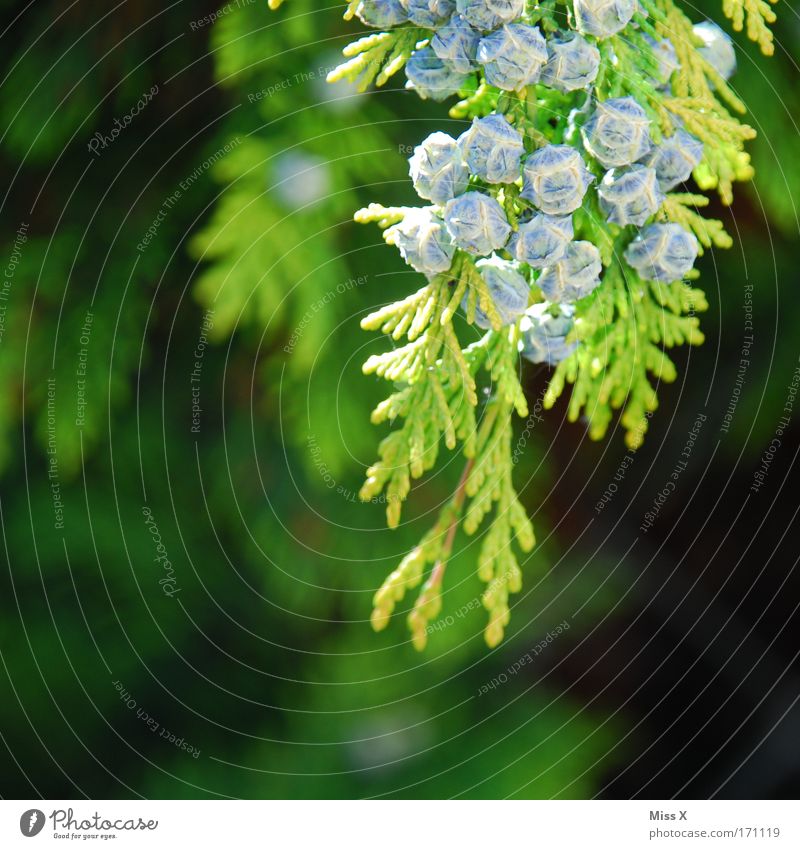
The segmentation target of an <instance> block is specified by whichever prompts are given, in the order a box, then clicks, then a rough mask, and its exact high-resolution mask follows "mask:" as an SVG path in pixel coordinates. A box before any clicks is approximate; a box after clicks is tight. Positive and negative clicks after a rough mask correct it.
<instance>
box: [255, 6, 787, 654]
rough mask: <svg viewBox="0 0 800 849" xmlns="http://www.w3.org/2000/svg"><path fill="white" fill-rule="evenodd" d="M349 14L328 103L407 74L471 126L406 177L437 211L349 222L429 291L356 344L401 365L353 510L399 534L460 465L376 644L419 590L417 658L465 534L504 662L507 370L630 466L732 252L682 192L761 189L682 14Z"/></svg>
mask: <svg viewBox="0 0 800 849" xmlns="http://www.w3.org/2000/svg"><path fill="white" fill-rule="evenodd" d="M270 5H271V6H273V7H277V6H278V5H280V3H279V2H271V3H270ZM724 12H725V14H726V16H727V17H729V18H730V19H731V20H732V22H733V27H734V29H736V30H741V29H742V28H743V27H745V25H746V28H747V33H748V35H749V36H750V38H752V39H753V40H755V41H757V42H758V44H759V45H760V47H761V49H762V51H763V52H764V53H765V54H770V53H771V52H772V50H773V46H772V36H771V34H770V31H769V29H768V24H769V23H771V22H772V21H773V20H774V14H773V12H772V10H771V8H770V6H769V5H768V4H767V3H764V2H761V0H756V2H750V0H746V2H728V0H725V3H724ZM353 16H357V17H358V19H359V20H360V21H361V22H362V23H363V24H365V25H366V26H367V27H370V28H372V29H373V30H375V32H371V33H369V34H367V35H365V36H363V37H362V38H359V39H358V40H356V41H355V42H353V43H352V44H350V45H349V46H348V47H346V48H345V50H344V56H345V58H346V61H345V62H344V64H342V65H340V66H339V67H338V68H337V69H336V70H335V71H333V72H332V73H331V74H330V75H329V80H330V81H331V82H336V81H338V80H343V79H345V80H349V81H350V82H351V83H352V82H355V83H357V84H358V86H359V87H360V88H362V89H364V88H366V87H368V86H370V85H372V84H375V85H378V86H380V85H383V84H384V83H386V82H387V81H388V80H389V79H390V78H392V77H394V76H395V75H396V74H398V73H399V72H400V71H401V70H403V69H404V68H405V74H406V77H407V81H408V82H407V88H409V89H412V90H414V91H416V92H417V93H418V94H419V96H420V97H422V98H423V99H432V100H434V101H446V100H451V99H452V101H453V102H452V104H451V106H450V110H449V115H450V117H451V118H454V119H463V120H464V121H465V122H469V123H468V126H467V128H466V130H465V132H464V133H463V134H462V135H461V136H460V137H459V138H458V139H455V138H452V137H450V136H449V135H447V134H445V133H442V132H437V133H434V134H432V135H431V136H429V137H428V138H427V139H425V140H424V141H422V143H421V144H420V145H419V147H418V148H417V149H416V151H415V153H414V156H413V157H412V158H411V160H410V176H411V178H412V180H413V182H414V187H415V189H416V191H417V193H418V194H419V196H420V197H421V198H422V199H423V201H426V202H427V204H428V205H426V206H421V207H414V208H410V207H402V208H387V207H384V206H382V205H380V204H377V203H374V204H371V205H370V206H369V207H368V208H366V209H362V210H360V211H359V212H358V213H356V220H357V221H359V222H364V223H367V222H374V223H376V224H377V225H378V226H379V227H381V228H382V229H383V231H384V238H385V240H386V242H387V243H389V244H390V245H394V246H396V247H397V248H398V250H399V251H400V253H401V255H402V257H403V259H404V260H405V261H406V262H407V263H408V264H409V265H410V266H411V267H412V268H414V269H415V270H416V271H418V272H420V273H421V274H422V275H423V276H424V281H423V282H422V285H421V287H420V288H419V289H418V290H417V291H416V292H413V293H410V294H409V295H408V296H407V297H406V298H405V299H403V300H401V301H399V302H397V303H393V304H390V305H388V306H384V307H382V308H381V309H379V310H377V311H376V312H374V313H373V314H371V315H369V316H367V317H366V318H365V319H364V320H363V322H362V326H363V328H364V329H366V330H373V331H381V332H382V333H385V334H387V335H389V336H391V339H392V341H393V343H394V344H393V346H392V347H391V349H390V350H388V351H387V352H386V353H384V354H380V355H377V356H372V357H370V359H369V360H368V361H367V362H366V364H365V366H364V370H365V372H366V373H368V374H373V373H374V374H377V375H378V376H380V377H382V378H385V379H386V380H388V381H389V382H390V383H391V384H392V387H393V391H392V392H391V393H390V394H389V396H388V397H387V398H386V400H384V401H383V402H382V403H380V404H379V405H378V407H377V408H376V409H375V411H374V412H373V414H372V421H373V422H374V423H375V424H381V423H384V422H390V423H391V424H392V425H393V429H392V430H391V432H390V433H389V435H388V436H386V437H385V438H384V439H383V441H382V442H381V444H380V449H379V459H378V460H377V461H376V462H375V463H374V464H373V465H372V466H371V467H370V468H369V470H368V472H367V480H366V482H365V484H364V486H363V488H362V491H361V496H362V498H364V499H365V500H368V499H372V498H374V497H376V496H377V495H379V494H381V493H385V499H386V503H387V505H388V507H387V518H388V523H389V525H390V526H392V527H395V526H397V525H398V523H399V521H400V517H401V510H402V506H403V503H404V501H405V500H406V498H407V496H408V494H409V492H410V490H411V484H412V480H414V479H418V478H420V477H422V476H423V475H424V474H425V472H427V471H429V470H430V469H432V468H433V467H434V465H435V464H436V461H437V458H438V455H439V453H440V450H441V446H442V444H444V446H445V448H446V449H447V450H448V451H455V450H459V449H460V451H461V453H462V455H463V458H464V470H463V474H462V477H461V480H460V482H459V484H458V486H457V488H456V490H455V493H454V494H453V497H452V499H451V500H450V501H449V502H448V503H447V504H446V505H445V506H444V507H443V508H442V510H441V512H440V515H439V518H438V521H437V522H436V523H435V524H434V526H433V528H431V529H430V531H429V532H428V533H427V534H426V535H425V537H424V538H423V539H422V541H421V542H420V544H419V545H418V546H417V547H416V548H415V549H414V550H413V551H411V552H410V553H409V554H408V555H407V556H406V557H405V558H404V559H403V561H402V562H401V563H400V565H399V566H398V567H397V569H396V570H395V571H394V572H392V573H391V574H390V575H389V577H388V578H387V579H386V581H385V582H384V584H383V586H382V587H381V588H380V589H379V591H378V592H377V594H376V596H375V605H374V612H373V617H372V622H373V626H374V627H375V629H376V630H380V629H382V628H384V627H386V626H387V625H388V623H389V621H390V619H391V617H392V615H393V612H394V610H395V607H396V605H397V604H398V603H399V602H400V601H402V600H403V599H404V597H405V595H406V594H407V593H408V592H409V591H410V590H413V589H416V588H418V587H419V588H420V589H419V594H418V597H417V600H416V603H415V604H414V605H413V607H412V609H411V612H410V614H409V616H408V623H409V627H410V629H411V632H412V639H413V642H414V645H415V646H416V647H417V648H420V649H421V648H423V647H424V646H425V644H426V640H427V633H428V630H429V628H428V626H429V623H430V622H431V620H433V619H435V618H436V617H437V616H438V615H439V613H440V610H441V605H442V601H441V595H442V587H443V582H444V577H445V572H446V565H447V562H448V559H449V557H450V554H451V550H452V546H453V542H454V538H455V534H456V532H457V529H458V528H459V527H461V528H463V530H464V531H465V533H467V534H468V535H472V534H476V533H477V532H478V531H479V530H480V531H481V532H482V541H481V545H480V548H479V554H478V575H479V577H480V578H481V580H482V581H484V582H485V584H486V589H485V591H484V593H483V605H484V607H485V608H486V610H487V612H488V625H487V627H486V632H485V636H486V641H487V643H488V644H489V645H490V646H495V645H497V644H498V643H499V642H500V641H501V640H502V638H503V634H504V629H505V627H506V626H507V624H508V621H509V615H510V611H509V597H510V595H511V594H512V593H515V592H518V591H519V589H520V587H521V584H522V575H521V570H520V563H519V560H518V557H519V554H518V552H522V553H523V554H524V553H527V552H529V551H531V549H532V548H533V546H534V533H533V529H532V527H531V523H530V521H529V519H528V517H527V515H526V512H525V510H524V509H523V507H522V505H521V504H520V502H519V499H518V497H517V493H516V491H515V488H514V484H513V480H512V454H511V438H512V422H513V418H514V415H515V414H516V415H519V416H522V417H524V416H526V415H527V404H526V400H525V396H524V393H523V391H522V388H521V386H520V382H519V361H520V356H521V357H523V358H526V359H528V360H531V361H533V362H536V363H545V364H547V365H549V366H551V367H552V369H553V370H552V374H551V377H550V382H549V386H548V389H547V393H546V396H545V406H546V407H552V406H553V405H554V404H555V403H556V401H557V400H558V399H559V398H560V397H561V396H562V395H564V394H565V393H566V392H567V390H568V389H569V400H568V411H569V418H570V420H572V421H576V420H578V419H579V418H583V419H585V421H586V422H588V429H589V434H590V436H591V437H592V438H593V439H601V438H602V437H603V436H604V435H605V433H606V431H607V429H608V427H609V424H610V423H611V422H612V419H613V418H614V416H615V414H619V417H620V422H621V424H622V425H623V427H624V429H625V431H626V442H627V444H628V446H629V447H630V448H634V449H635V448H637V447H639V446H640V445H641V443H642V441H643V439H644V436H645V433H646V431H647V424H648V419H649V417H650V416H651V414H652V413H653V412H654V411H655V410H656V408H657V406H658V399H657V394H656V389H657V387H658V385H659V383H661V382H662V381H664V382H670V381H673V380H674V379H675V377H676V368H675V365H674V363H673V361H672V359H671V358H670V356H669V354H668V350H669V349H670V348H672V347H674V346H677V345H683V344H688V345H696V344H699V343H700V342H702V341H703V335H702V333H701V331H700V329H699V320H698V317H697V314H698V313H700V312H702V311H703V310H704V309H706V306H707V304H706V300H705V297H704V295H703V292H702V291H701V290H700V289H698V288H696V287H695V286H694V285H693V283H694V281H695V280H696V278H697V272H696V271H695V270H694V262H695V259H696V257H697V256H698V255H699V254H702V253H703V251H704V250H706V249H712V248H714V247H716V248H726V247H729V246H730V245H731V239H730V236H729V235H728V234H727V233H726V232H725V229H724V227H723V224H722V222H720V221H718V220H716V219H713V218H709V217H706V216H705V215H704V214H703V209H704V207H706V206H707V205H708V203H709V200H708V198H707V197H706V195H704V194H700V193H698V191H692V190H691V189H690V188H689V187H688V186H687V185H686V184H687V183H688V181H689V180H690V179H693V181H694V184H695V186H696V187H697V188H698V189H699V190H700V191H716V192H717V193H718V194H719V197H720V199H721V200H722V202H723V203H724V204H729V203H731V201H732V192H733V184H734V183H735V182H737V181H742V180H747V179H749V178H750V177H751V176H752V168H751V165H750V161H749V157H748V154H747V152H746V151H745V147H744V146H745V142H746V141H747V140H748V139H751V138H752V137H753V136H754V131H753V130H752V129H751V128H750V127H749V126H748V125H747V124H745V123H743V121H742V120H741V119H740V117H739V116H740V115H741V114H742V113H743V112H744V105H743V103H742V102H741V101H740V99H739V98H738V97H737V96H736V94H735V93H734V91H733V90H732V89H731V88H730V87H729V85H728V80H729V79H730V77H731V76H732V74H733V73H734V71H735V67H736V57H735V53H734V49H733V45H732V43H731V41H730V39H729V38H728V37H727V36H726V35H725V34H724V32H723V31H722V30H721V29H720V28H719V27H718V26H717V25H716V24H713V23H711V22H709V21H704V22H700V23H697V24H694V23H693V22H692V20H691V19H690V17H689V16H688V15H687V12H686V11H684V10H683V9H682V8H681V7H680V6H679V5H676V4H675V3H673V2H672V0H639V2H636V0H568V2H560V1H559V0H541V2H538V3H537V2H530V0H528V2H525V0H363V2H357V0H354V2H351V3H350V4H349V5H348V7H347V10H346V13H345V17H346V18H348V19H349V18H352V17H353ZM459 312H461V313H462V314H463V316H464V317H465V319H466V321H467V323H468V324H472V325H476V326H477V327H479V328H480V329H482V330H485V334H484V335H483V336H482V337H481V338H480V340H479V341H477V342H473V343H471V344H469V345H466V346H465V345H463V344H462V342H461V340H460V339H459V338H458V335H457V328H456V324H454V318H455V317H456V314H457V313H459Z"/></svg>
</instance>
